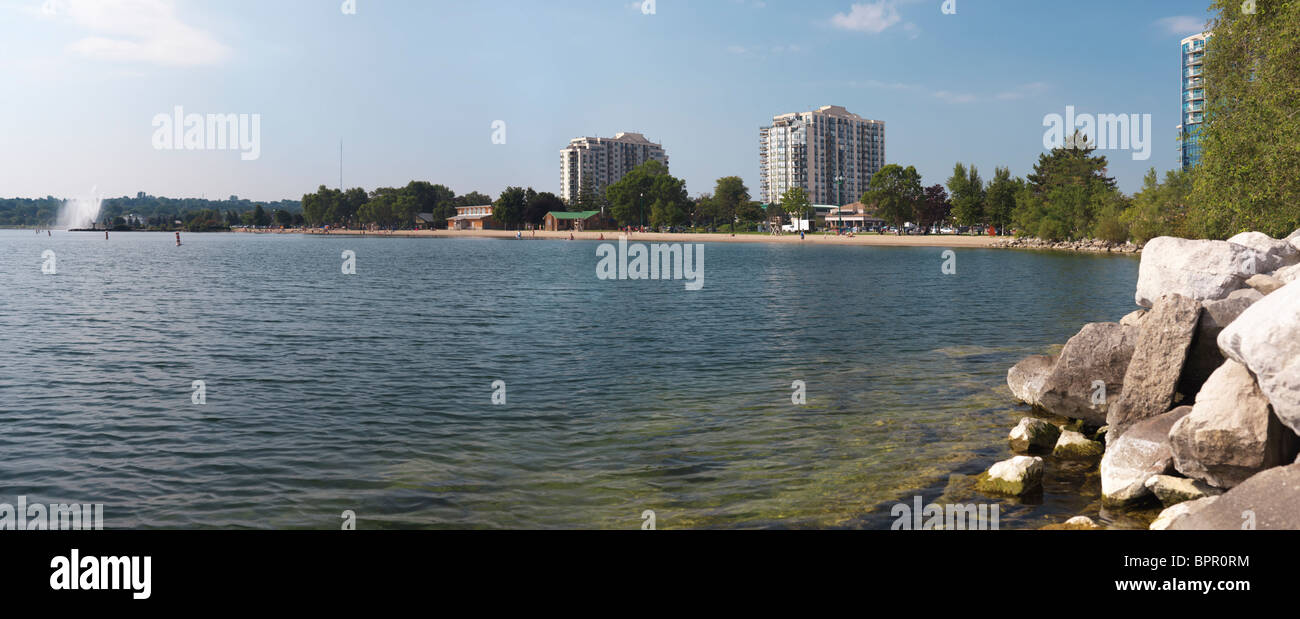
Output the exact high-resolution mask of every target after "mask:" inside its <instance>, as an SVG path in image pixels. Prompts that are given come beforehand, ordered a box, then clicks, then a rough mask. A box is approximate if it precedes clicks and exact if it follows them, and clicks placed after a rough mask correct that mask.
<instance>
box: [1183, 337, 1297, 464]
mask: <svg viewBox="0 0 1300 619" xmlns="http://www.w3.org/2000/svg"><path fill="white" fill-rule="evenodd" d="M1169 446H1170V449H1171V450H1172V451H1173V454H1174V468H1176V469H1178V472H1180V473H1182V474H1183V475H1186V476H1188V477H1194V478H1196V479H1200V480H1204V481H1206V482H1208V483H1210V484H1212V485H1214V486H1217V487H1219V488H1231V487H1233V486H1236V485H1237V484H1240V483H1241V482H1243V481H1246V479H1247V478H1249V477H1250V476H1252V475H1254V474H1256V473H1258V472H1260V471H1262V470H1264V469H1268V468H1272V467H1275V466H1279V465H1282V464H1286V463H1288V462H1290V461H1291V459H1292V458H1293V457H1295V451H1294V449H1295V435H1294V434H1292V433H1291V431H1290V430H1288V429H1286V428H1285V427H1283V426H1282V425H1281V423H1279V422H1278V421H1277V419H1276V418H1275V417H1274V416H1273V413H1272V410H1271V409H1270V408H1269V404H1268V399H1267V398H1265V397H1264V394H1263V393H1261V392H1260V390H1259V387H1258V386H1257V385H1256V384H1255V377H1254V376H1251V374H1250V370H1247V369H1246V366H1244V365H1242V364H1240V363H1237V362H1236V361H1232V360H1229V361H1227V362H1225V363H1224V364H1223V367H1221V368H1219V370H1218V371H1217V372H1215V373H1214V374H1213V375H1212V376H1210V380H1209V381H1207V382H1206V383H1205V386H1204V387H1203V388H1201V393H1200V394H1199V395H1198V396H1197V397H1196V405H1195V406H1193V407H1192V412H1191V414H1189V415H1188V416H1186V417H1183V419H1182V420H1181V421H1179V422H1178V423H1176V424H1174V427H1173V428H1172V429H1171V430H1170V431H1169Z"/></svg>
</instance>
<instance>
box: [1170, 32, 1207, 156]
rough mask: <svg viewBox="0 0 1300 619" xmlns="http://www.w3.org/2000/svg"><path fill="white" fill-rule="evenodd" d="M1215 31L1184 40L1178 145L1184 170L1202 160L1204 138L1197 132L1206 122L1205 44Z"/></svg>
mask: <svg viewBox="0 0 1300 619" xmlns="http://www.w3.org/2000/svg"><path fill="white" fill-rule="evenodd" d="M1210 36H1211V33H1209V32H1202V33H1201V34H1196V35H1192V36H1190V37H1187V38H1186V39H1183V41H1182V46H1183V114H1182V124H1180V125H1178V144H1179V149H1178V150H1179V153H1180V155H1181V159H1182V164H1183V169H1184V170H1190V169H1192V168H1193V167H1195V166H1196V164H1197V163H1199V162H1200V160H1201V141H1200V136H1199V135H1197V132H1198V130H1199V129H1200V128H1201V125H1202V124H1203V123H1204V122H1205V77H1204V75H1203V74H1204V72H1205V44H1206V42H1208V41H1209V40H1210Z"/></svg>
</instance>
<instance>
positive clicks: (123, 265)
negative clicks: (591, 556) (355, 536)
mask: <svg viewBox="0 0 1300 619" xmlns="http://www.w3.org/2000/svg"><path fill="white" fill-rule="evenodd" d="M184 241H185V245H184V246H183V247H179V248H178V247H175V246H174V245H175V243H174V238H173V237H172V236H171V235H168V234H149V233H114V234H113V235H112V236H111V238H110V239H109V240H108V241H105V240H104V238H103V237H102V235H95V234H90V233H67V232H55V233H54V236H53V237H47V236H45V234H44V233H42V234H40V235H39V236H38V235H36V234H34V233H33V232H32V231H0V265H3V268H2V269H0V502H10V503H12V502H14V501H15V500H16V497H17V496H18V495H26V496H27V497H28V500H29V501H31V502H45V503H55V502H83V503H104V504H105V510H104V511H105V518H106V520H107V526H109V527H131V528H136V527H183V528H203V527H222V528H231V527H256V528H335V527H338V526H339V514H340V513H341V512H342V511H344V510H353V511H355V512H356V514H357V516H358V523H359V527H361V528H479V527H482V528H505V527H527V528H587V527H599V528H634V527H638V526H639V525H640V522H641V521H640V515H641V513H642V511H643V510H646V509H652V510H655V512H656V514H657V521H658V526H659V528H679V527H796V528H799V527H870V528H878V527H886V528H887V527H888V526H889V521H890V518H889V506H890V505H892V504H894V503H895V502H896V501H899V500H908V501H910V497H912V496H913V495H924V496H925V497H926V498H927V500H930V499H935V498H937V496H938V495H939V494H943V496H944V497H946V498H947V499H957V500H964V501H971V502H991V501H993V500H994V499H991V498H986V497H981V496H979V495H976V494H974V492H973V490H970V489H969V487H968V486H969V484H968V483H966V482H965V481H963V480H965V479H966V478H963V477H962V474H971V473H977V472H979V471H980V470H983V469H984V468H987V466H989V465H990V464H992V463H993V462H995V461H997V460H999V459H1004V458H1006V457H1007V456H1008V452H1007V450H1006V445H1005V438H1006V433H1007V431H1008V430H1009V429H1010V427H1011V426H1012V425H1014V423H1015V421H1016V420H1017V419H1018V418H1019V417H1020V416H1022V415H1023V414H1024V412H1025V411H1024V409H1023V408H1018V407H1017V406H1015V405H1014V404H1013V402H1012V401H1011V396H1010V394H1009V392H1008V391H1007V389H1006V387H1005V376H1006V371H1007V368H1008V367H1010V366H1011V365H1012V364H1014V363H1015V362H1016V361H1017V360H1019V359H1020V358H1021V357H1022V356H1024V355H1027V354H1032V353H1037V352H1042V351H1043V350H1045V349H1047V348H1048V347H1049V346H1051V345H1052V344H1059V343H1062V342H1064V341H1065V339H1067V338H1068V337H1069V336H1070V335H1072V334H1073V333H1075V332H1076V331H1077V330H1078V329H1079V327H1080V326H1081V325H1082V324H1083V323H1085V322H1095V321H1103V320H1118V319H1119V318H1120V317H1121V316H1122V315H1124V314H1125V313H1127V312H1128V311H1129V310H1130V309H1131V304H1132V296H1133V286H1134V283H1135V281H1136V274H1137V261H1136V260H1133V259H1131V258H1116V257H1103V256H1081V255H1066V254H1049V253H1027V252H1014V251H998V250H975V249H960V250H957V267H958V270H957V274H956V275H951V276H945V275H943V274H942V273H941V272H940V265H941V262H942V258H941V255H940V254H941V251H942V249H939V248H921V249H912V248H907V249H895V248H864V247H815V246H804V247H799V246H792V245H766V244H716V245H708V246H707V247H706V249H705V256H706V261H705V286H704V289H703V290H702V291H699V292H688V291H686V290H684V289H683V286H682V283H681V282H667V281H665V282H644V281H622V282H610V281H600V280H598V279H597V278H596V277H595V264H596V260H597V259H596V252H595V250H596V244H595V243H586V242H557V241H513V240H511V241H505V240H433V239H377V238H364V239H363V238H344V237H331V238H324V237H310V238H309V237H300V236H292V235H283V236H269V235H267V236H255V235H240V234H207V235H200V234H190V235H185V236H184ZM46 249H50V250H53V251H54V252H55V256H56V260H57V269H58V272H57V274H55V275H43V274H42V273H41V264H42V258H41V254H42V252H43V251H44V250H46ZM344 250H353V251H355V252H356V255H357V274H356V275H355V276H345V275H342V274H341V270H340V266H341V264H342V260H341V253H342V252H343V251H344ZM195 380H202V381H205V382H206V385H207V403H206V404H205V405H195V404H193V403H192V402H191V384H192V382H193V381H195ZM496 380H503V381H505V382H506V394H507V404H506V405H504V406H495V405H493V404H492V399H491V398H492V393H493V388H492V383H493V381H496ZM796 380H802V381H805V382H806V384H807V397H808V403H807V405H806V406H801V407H800V406H794V405H792V404H791V398H790V395H791V383H792V382H793V381H796ZM954 473H957V474H956V475H954ZM1090 483H1092V482H1090V481H1088V480H1086V479H1085V480H1082V481H1070V480H1062V481H1060V482H1059V483H1057V484H1056V485H1052V483H1051V482H1049V487H1048V492H1047V494H1046V495H1045V496H1044V498H1043V499H1042V501H1033V502H1032V503H1038V504H1011V503H1005V504H1004V508H1003V512H1002V513H1003V519H1002V524H1003V526H1004V527H1007V526H1017V525H1019V526H1029V525H1035V526H1036V525H1037V524H1039V523H1041V522H1047V521H1050V520H1051V519H1052V518H1055V517H1056V516H1060V515H1065V516H1069V515H1074V513H1076V512H1078V513H1083V512H1082V511H1081V510H1084V509H1086V508H1087V507H1088V506H1089V505H1090V504H1091V498H1090V497H1089V496H1088V494H1089V492H1090V491H1089V489H1088V486H1089V484H1090Z"/></svg>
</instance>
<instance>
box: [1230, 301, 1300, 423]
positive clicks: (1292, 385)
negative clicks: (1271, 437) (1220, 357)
mask: <svg viewBox="0 0 1300 619" xmlns="http://www.w3.org/2000/svg"><path fill="white" fill-rule="evenodd" d="M1219 348H1220V349H1221V350H1222V351H1223V354H1224V355H1226V356H1227V357H1228V358H1230V359H1232V360H1234V361H1237V362H1238V363H1241V364H1242V365H1245V366H1246V367H1247V368H1249V369H1250V371H1251V372H1253V373H1254V374H1255V377H1256V378H1257V379H1258V381H1259V388H1260V391H1262V392H1263V393H1264V396H1265V397H1267V398H1268V401H1269V402H1270V403H1271V404H1272V405H1273V413H1274V414H1276V415H1277V417H1278V419H1279V420H1281V421H1282V423H1283V424H1285V425H1286V426H1287V427H1288V428H1291V430H1293V431H1296V432H1300V283H1293V284H1287V285H1286V286H1285V287H1283V288H1282V289H1281V290H1278V291H1277V292H1274V293H1273V294H1270V295H1268V296H1266V297H1264V298H1263V299H1261V300H1260V301H1259V302H1257V303H1255V304H1254V305H1251V306H1250V307H1249V308H1247V309H1246V311H1244V312H1242V313H1241V316H1239V317H1238V318H1237V319H1236V320H1234V321H1233V322H1232V324H1230V325H1228V326H1227V328H1225V329H1224V330H1223V332H1222V333H1220V334H1219Z"/></svg>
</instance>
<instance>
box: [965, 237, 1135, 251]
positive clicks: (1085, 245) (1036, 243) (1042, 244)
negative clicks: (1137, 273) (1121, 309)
mask: <svg viewBox="0 0 1300 619" xmlns="http://www.w3.org/2000/svg"><path fill="white" fill-rule="evenodd" d="M989 247H992V248H996V249H1046V250H1053V251H1078V252H1085V253H1094V254H1136V253H1139V252H1141V251H1142V246H1141V245H1134V244H1133V243H1112V242H1110V241H1103V240H1101V239H1083V240H1081V241H1044V240H1043V239H1035V238H1022V237H1016V238H1010V239H1003V240H1000V241H994V242H993V243H992V244H990V245H989Z"/></svg>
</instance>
